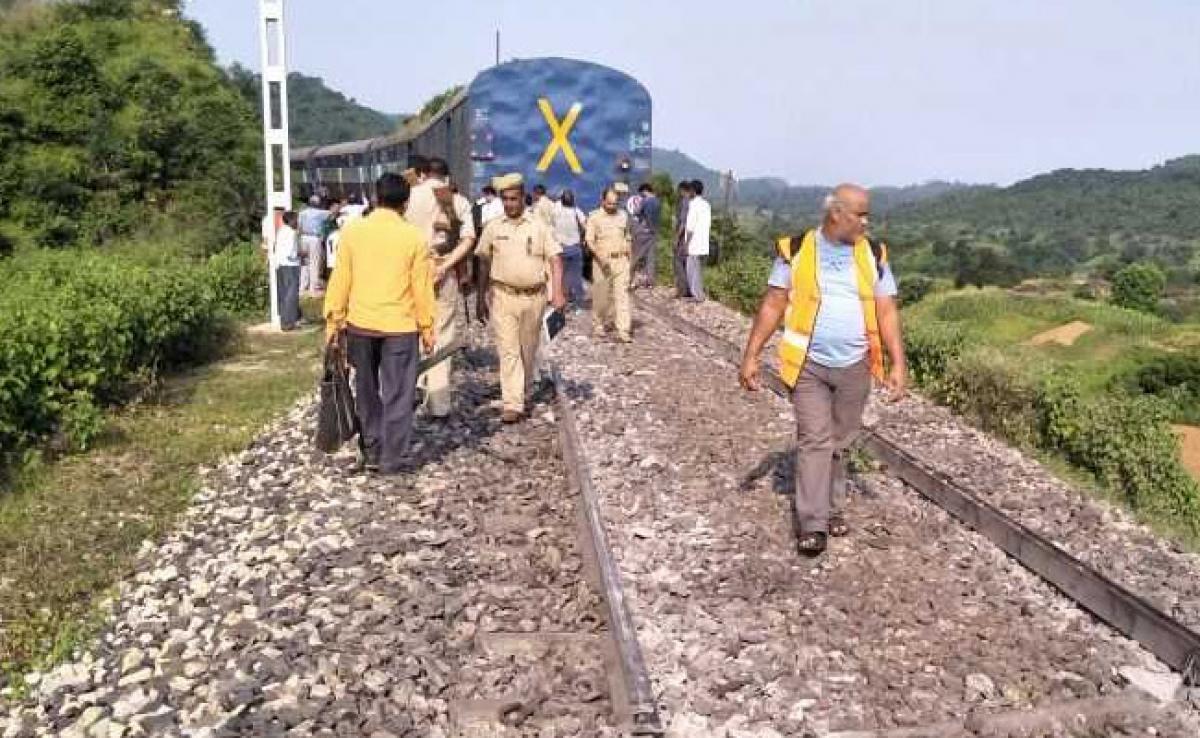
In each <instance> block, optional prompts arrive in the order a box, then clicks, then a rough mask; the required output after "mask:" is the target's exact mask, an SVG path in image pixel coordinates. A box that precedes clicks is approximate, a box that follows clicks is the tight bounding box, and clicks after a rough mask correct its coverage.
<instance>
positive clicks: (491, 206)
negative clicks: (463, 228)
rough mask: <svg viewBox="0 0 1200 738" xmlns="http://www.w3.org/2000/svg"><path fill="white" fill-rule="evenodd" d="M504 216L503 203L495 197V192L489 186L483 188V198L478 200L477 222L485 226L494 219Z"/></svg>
mask: <svg viewBox="0 0 1200 738" xmlns="http://www.w3.org/2000/svg"><path fill="white" fill-rule="evenodd" d="M502 215H504V203H502V202H500V198H498V197H496V190H495V189H493V188H492V186H491V185H487V186H486V187H484V188H483V197H481V198H479V220H480V222H481V223H482V224H483V225H487V224H488V223H490V222H492V221H493V220H495V219H496V218H499V217H501V216H502Z"/></svg>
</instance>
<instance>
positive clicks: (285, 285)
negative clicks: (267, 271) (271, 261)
mask: <svg viewBox="0 0 1200 738" xmlns="http://www.w3.org/2000/svg"><path fill="white" fill-rule="evenodd" d="M276 289H277V290H278V292H279V323H280V325H281V326H283V327H284V328H287V329H291V328H293V327H295V325H296V323H298V322H299V321H300V267H298V266H283V267H279V272H278V284H277V285H276Z"/></svg>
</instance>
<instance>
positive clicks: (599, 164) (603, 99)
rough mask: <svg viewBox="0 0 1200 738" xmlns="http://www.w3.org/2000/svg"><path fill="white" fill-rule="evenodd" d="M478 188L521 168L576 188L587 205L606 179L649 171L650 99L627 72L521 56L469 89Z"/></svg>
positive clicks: (532, 180) (533, 178)
mask: <svg viewBox="0 0 1200 738" xmlns="http://www.w3.org/2000/svg"><path fill="white" fill-rule="evenodd" d="M468 97H469V107H470V125H471V130H470V140H471V151H470V158H471V169H472V192H473V193H474V192H478V191H479V189H480V188H481V187H483V186H484V185H485V184H487V183H488V182H489V181H490V180H491V178H492V177H494V176H496V175H498V174H504V173H507V172H520V173H521V174H523V175H524V176H525V181H526V182H527V183H528V184H529V185H530V186H532V185H535V184H539V183H540V184H544V185H545V186H546V188H547V189H548V190H550V191H551V192H557V191H559V190H562V189H564V188H570V189H572V190H574V191H575V193H576V195H577V197H578V202H579V205H580V206H581V207H584V208H591V207H594V206H595V205H596V203H597V202H598V201H599V198H600V194H601V192H602V191H603V189H604V187H605V186H606V185H607V184H610V183H612V182H614V181H625V182H628V183H630V184H631V185H632V186H634V187H636V186H637V184H638V183H640V182H642V181H645V180H647V179H648V178H649V176H650V145H651V102H650V95H649V93H647V91H646V88H645V87H643V86H642V85H641V84H640V83H639V82H638V81H637V80H635V79H634V78H632V77H630V76H629V75H627V74H624V73H622V72H619V71H617V70H615V69H610V68H608V67H604V66H601V65H598V64H591V63H588V62H580V61H574V60H570V59H531V60H525V61H515V62H509V63H506V64H502V65H500V66H497V67H493V68H492V69H489V70H487V71H485V72H482V73H481V74H480V75H479V76H478V77H476V78H475V81H474V82H473V83H472V84H471V87H470V91H469V96H468Z"/></svg>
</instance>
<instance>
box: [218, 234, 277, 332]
mask: <svg viewBox="0 0 1200 738" xmlns="http://www.w3.org/2000/svg"><path fill="white" fill-rule="evenodd" d="M207 267H208V283H209V284H210V285H211V286H212V288H213V290H214V291H215V292H216V296H217V302H219V303H220V304H221V305H222V306H223V307H225V309H227V310H229V311H230V312H232V313H234V314H235V315H242V316H246V315H254V314H256V313H263V312H264V311H266V309H267V308H268V303H269V302H270V299H271V287H270V285H269V284H268V282H267V262H266V259H265V258H263V255H262V253H261V252H260V251H259V250H258V249H256V248H235V249H227V250H225V251H221V252H218V253H216V254H214V255H213V256H211V257H209V259H208V265H207Z"/></svg>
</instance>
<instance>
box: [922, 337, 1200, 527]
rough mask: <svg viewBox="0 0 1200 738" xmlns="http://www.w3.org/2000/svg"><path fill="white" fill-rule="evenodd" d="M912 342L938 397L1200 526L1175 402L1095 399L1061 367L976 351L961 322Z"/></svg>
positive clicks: (1167, 372) (1165, 374)
mask: <svg viewBox="0 0 1200 738" xmlns="http://www.w3.org/2000/svg"><path fill="white" fill-rule="evenodd" d="M906 346H907V350H908V356H909V366H910V368H911V371H912V376H913V378H914V380H915V381H916V382H917V383H918V384H919V385H920V386H921V387H922V388H924V390H925V391H926V392H927V393H928V394H929V396H930V397H932V398H933V399H935V400H937V401H938V402H941V403H943V404H945V405H947V406H948V407H950V408H951V409H953V410H955V411H956V412H959V413H962V414H963V415H965V416H967V417H968V418H970V419H971V420H973V421H974V422H976V423H977V424H978V425H979V426H980V427H982V428H983V429H984V430H987V431H989V432H993V433H996V434H998V435H1000V436H1002V437H1004V438H1006V439H1008V440H1009V441H1011V442H1013V443H1015V444H1018V445H1022V446H1026V447H1031V448H1038V449H1041V450H1043V451H1047V452H1050V453H1054V454H1056V455H1058V456H1060V457H1062V458H1064V459H1065V460H1066V461H1068V462H1070V463H1071V464H1073V465H1075V466H1077V467H1079V468H1080V469H1083V470H1085V471H1087V472H1089V473H1090V474H1092V475H1093V476H1094V477H1095V478H1096V480H1097V481H1098V482H1099V483H1100V484H1102V485H1104V486H1105V487H1107V488H1109V489H1111V490H1113V491H1115V492H1116V493H1118V494H1120V495H1122V496H1123V497H1124V498H1125V500H1126V501H1127V502H1128V504H1129V505H1130V507H1132V508H1133V509H1135V510H1140V511H1144V512H1148V513H1151V514H1155V515H1160V516H1163V517H1166V518H1168V519H1170V520H1172V521H1174V522H1175V523H1177V524H1179V525H1181V526H1182V527H1184V528H1186V529H1188V530H1189V531H1190V532H1192V533H1193V534H1196V533H1200V487H1198V486H1197V483H1196V481H1195V480H1193V479H1192V478H1191V476H1190V475H1189V474H1188V473H1187V471H1185V470H1184V468H1183V466H1182V465H1181V463H1180V459H1179V442H1178V439H1177V438H1176V437H1175V434H1174V432H1173V431H1172V429H1171V426H1170V425H1169V422H1168V421H1169V419H1170V412H1169V411H1170V405H1169V404H1168V403H1167V402H1164V401H1162V400H1159V399H1157V398H1154V397H1145V396H1143V397H1136V396H1130V395H1126V394H1122V393H1110V394H1106V395H1104V396H1102V397H1098V398H1086V397H1084V395H1083V392H1082V390H1081V388H1080V383H1079V382H1078V380H1077V379H1076V378H1074V377H1072V376H1070V375H1065V376H1064V375H1063V373H1062V371H1061V370H1059V371H1057V372H1054V373H1044V374H1043V373H1038V372H1035V371H1033V370H1031V369H1029V368H1028V367H1025V366H1023V365H1021V364H1018V363H1017V362H1016V361H1014V360H1013V359H1010V358H1008V357H1007V356H1006V355H1004V354H1003V353H1001V352H999V351H997V350H995V349H991V348H987V347H979V348H971V347H970V346H969V344H968V342H967V340H966V334H965V333H964V332H963V331H962V330H961V329H960V328H958V327H957V326H952V325H946V324H939V323H937V322H936V321H935V322H932V323H927V324H922V323H917V324H915V325H910V327H909V331H908V335H907V336H906ZM1195 371H1196V369H1195V367H1194V366H1182V367H1175V366H1173V365H1172V366H1171V367H1170V368H1169V369H1162V370H1160V371H1159V372H1157V373H1156V372H1148V373H1147V376H1146V377H1145V378H1144V380H1145V381H1146V382H1147V386H1148V387H1149V386H1163V387H1179V386H1188V382H1190V380H1191V377H1192V376H1193V372H1195ZM1156 382H1157V383H1158V384H1154V383H1156ZM1180 382H1182V383H1183V384H1182V385H1181V384H1180Z"/></svg>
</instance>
